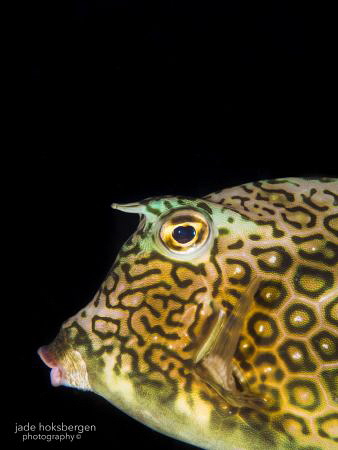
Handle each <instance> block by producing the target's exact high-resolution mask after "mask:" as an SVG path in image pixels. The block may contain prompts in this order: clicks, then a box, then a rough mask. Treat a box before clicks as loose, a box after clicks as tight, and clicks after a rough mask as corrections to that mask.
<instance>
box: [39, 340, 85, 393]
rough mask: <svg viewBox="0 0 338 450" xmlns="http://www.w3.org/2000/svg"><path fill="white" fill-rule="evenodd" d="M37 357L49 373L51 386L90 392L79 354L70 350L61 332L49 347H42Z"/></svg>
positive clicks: (83, 362) (82, 359) (83, 364)
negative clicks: (48, 369) (47, 368)
mask: <svg viewBox="0 0 338 450" xmlns="http://www.w3.org/2000/svg"><path fill="white" fill-rule="evenodd" d="M37 353H38V355H39V356H40V358H41V359H42V361H43V362H44V363H45V364H46V366H47V367H49V368H50V369H51V371H50V381H51V384H52V386H55V387H56V386H61V385H63V386H69V387H75V388H78V389H84V390H92V389H91V386H90V383H89V379H88V373H87V366H86V362H85V360H84V358H83V357H82V355H81V353H80V352H79V351H77V350H75V349H74V348H72V347H71V346H70V345H69V344H68V343H67V341H66V340H65V339H64V336H63V333H62V332H61V333H60V334H59V335H58V336H57V337H56V339H55V340H54V341H53V342H52V343H51V344H49V345H43V346H42V347H40V348H39V349H38V351H37Z"/></svg>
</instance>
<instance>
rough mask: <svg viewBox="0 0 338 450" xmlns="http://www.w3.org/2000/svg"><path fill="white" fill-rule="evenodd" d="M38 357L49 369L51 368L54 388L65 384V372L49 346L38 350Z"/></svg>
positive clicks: (51, 379)
mask: <svg viewBox="0 0 338 450" xmlns="http://www.w3.org/2000/svg"><path fill="white" fill-rule="evenodd" d="M38 355H39V356H40V358H41V359H42V361H43V362H44V363H45V364H46V366H47V367H49V368H51V369H52V370H51V371H50V382H51V384H52V386H54V387H57V386H60V385H62V384H63V370H62V367H61V365H60V363H59V362H58V361H57V358H56V357H55V355H54V354H53V352H52V351H51V350H50V349H49V346H48V345H43V346H42V347H40V348H39V350H38Z"/></svg>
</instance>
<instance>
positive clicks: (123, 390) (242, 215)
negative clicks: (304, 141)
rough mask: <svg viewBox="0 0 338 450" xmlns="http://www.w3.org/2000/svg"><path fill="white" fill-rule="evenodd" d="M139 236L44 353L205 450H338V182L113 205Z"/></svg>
mask: <svg viewBox="0 0 338 450" xmlns="http://www.w3.org/2000/svg"><path fill="white" fill-rule="evenodd" d="M112 207H113V208H114V209H115V210H120V211H124V212H127V213H136V214H138V215H139V217H140V221H139V224H138V227H137V229H136V231H135V233H134V234H133V235H132V236H131V237H130V238H129V239H128V240H127V241H126V243H125V244H124V245H123V246H122V247H121V250H120V251H119V253H118V255H117V258H116V261H115V263H114V264H113V266H112V268H111V269H110V271H109V272H108V274H107V276H106V279H105V280H104V281H103V283H102V285H101V287H100V288H99V290H98V292H97V293H96V295H95V296H94V298H93V299H92V301H91V302H90V303H89V304H88V305H87V306H85V307H84V308H83V309H81V310H80V311H79V312H78V313H77V314H76V315H74V316H73V317H71V318H70V319H68V320H66V321H65V322H64V323H63V324H62V326H61V329H60V331H59V333H58V335H57V336H56V338H55V340H54V341H53V342H52V343H51V344H49V345H45V346H42V347H41V348H40V349H39V350H38V353H39V355H40V357H41V358H42V360H43V361H44V362H45V363H46V365H47V366H48V367H50V368H51V373H50V377H51V383H52V385H53V386H59V385H65V386H70V387H75V388H78V389H83V390H91V391H93V392H95V393H97V394H99V395H101V396H103V397H104V398H105V399H106V400H108V401H109V402H111V403H112V404H113V405H114V406H115V407H117V408H119V409H120V410H122V411H124V412H125V413H126V414H128V415H129V416H131V417H133V418H135V419H136V420H138V421H140V422H142V423H143V424H145V425H147V426H149V427H151V428H152V429H154V430H157V431H159V432H161V433H164V434H166V435H168V436H171V437H173V438H175V439H178V440H181V441H184V442H188V443H190V444H193V445H195V446H197V447H200V448H204V449H262V448H276V449H305V448H306V449H310V448H311V449H313V450H314V449H338V179H333V178H307V179H305V178H304V179H303V178H282V179H276V180H265V181H256V182H252V183H246V184H243V185H240V186H237V187H231V188H226V189H223V190H220V191H217V192H215V193H212V194H209V195H206V196H205V197H203V198H190V197H185V196H163V197H153V198H147V199H145V200H142V201H140V202H135V203H128V204H116V203H114V204H113V205H112Z"/></svg>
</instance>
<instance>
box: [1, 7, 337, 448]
mask: <svg viewBox="0 0 338 450" xmlns="http://www.w3.org/2000/svg"><path fill="white" fill-rule="evenodd" d="M26 9H27V11H26V12H27V17H26V25H27V33H26V34H25V36H24V37H23V41H24V45H25V48H26V49H27V50H28V64H27V69H28V70H27V73H28V78H29V80H28V86H29V88H28V90H27V93H26V94H27V95H26V96H25V98H24V101H23V108H22V111H23V117H24V126H23V128H22V134H23V136H22V137H23V141H24V142H25V144H24V145H25V146H26V145H27V144H28V150H29V151H28V152H27V154H26V156H25V158H20V161H19V162H20V164H19V167H20V175H18V173H17V172H16V170H13V172H12V175H13V178H15V183H14V185H15V186H14V188H13V198H14V199H15V202H14V203H15V208H16V209H17V212H18V213H19V215H20V220H19V221H18V222H19V223H18V225H19V228H20V236H19V237H18V239H19V240H20V238H21V240H22V241H23V246H22V247H21V249H20V253H19V254H18V255H17V258H16V270H15V273H16V275H15V282H14V286H13V290H12V293H11V295H9V297H8V299H7V302H6V303H7V306H9V307H10V310H11V314H10V315H9V316H8V317H9V318H8V321H9V325H10V327H13V326H14V327H15V330H16V332H15V333H12V335H11V342H13V339H14V342H13V347H11V348H14V351H12V352H11V360H10V361H9V366H10V367H11V371H10V372H8V373H10V374H11V375H10V376H8V377H7V378H8V380H7V381H8V386H9V387H8V389H9V390H11V392H12V395H11V399H12V400H11V405H12V406H13V408H12V409H11V411H12V410H13V411H12V414H9V415H8V431H9V440H10V445H11V447H13V448H21V447H22V448H24V447H29V448H45V447H46V448H54V447H55V448H78V447H79V444H81V445H84V444H85V443H86V444H88V445H89V444H90V445H96V446H100V445H109V446H110V447H109V448H132V447H134V445H135V443H137V445H140V446H142V447H148V448H151V449H156V448H163V449H179V448H182V449H183V448H190V447H189V446H188V445H186V444H183V443H180V442H177V441H175V440H172V439H170V438H166V437H165V436H163V435H160V434H158V433H155V432H153V431H151V430H149V429H148V428H146V427H145V426H143V425H141V424H139V423H137V422H136V421H134V420H132V419H130V418H129V417H128V416H126V415H125V414H123V413H120V412H119V411H118V410H116V409H115V408H114V407H113V406H112V405H110V404H109V403H108V402H106V401H105V400H104V399H102V398H100V397H98V396H95V395H94V394H91V393H84V392H80V391H76V390H72V389H67V388H64V387H60V388H53V387H51V385H50V382H49V370H48V369H47V368H46V367H45V366H44V365H43V363H42V362H41V361H40V359H39V358H38V356H37V354H36V350H37V348H38V347H39V346H41V345H42V344H46V343H49V342H50V341H51V340H52V339H53V338H54V337H55V335H56V334H57V332H58V329H59V327H60V325H61V323H62V321H64V320H65V319H66V318H68V317H70V316H71V315H73V314H74V313H76V312H77V311H78V310H79V309H80V308H81V307H83V306H84V305H85V304H86V303H88V302H89V301H90V300H91V298H92V297H93V295H94V294H95V292H96V290H97V288H98V287H99V285H100V283H101V282H102V280H103V279H104V277H105V275H106V273H107V271H108V269H109V267H110V266H111V265H112V263H113V261H114V259H115V257H116V254H117V251H118V250H119V248H120V246H121V244H122V243H123V242H124V241H125V240H126V239H127V238H128V237H129V235H130V234H131V233H132V232H133V231H134V230H135V227H136V225H137V222H138V217H137V216H132V215H127V214H124V213H122V212H117V211H113V210H111V209H110V204H111V203H112V202H121V203H122V202H131V201H137V200H141V199H143V198H145V197H149V196H153V195H164V194H183V195H184V194H186V195H190V196H195V197H198V196H202V195H206V194H208V193H210V192H212V191H214V190H217V189H221V188H223V187H227V186H232V185H236V184H241V183H244V182H249V181H254V180H259V179H267V178H275V177H285V176H314V175H327V176H334V175H337V172H338V171H337V161H336V158H335V156H334V148H335V145H334V144H333V143H332V138H331V132H330V130H331V126H332V125H331V123H332V122H331V120H330V114H328V109H329V105H330V98H329V93H328V73H327V72H328V70H327V64H326V63H327V61H325V57H324V58H323V57H321V58H320V57H319V53H320V52H319V51H318V50H320V49H318V48H317V47H316V45H313V43H312V42H311V38H310V37H309V36H308V35H307V34H306V32H305V27H306V21H305V13H304V11H303V9H302V7H301V6H300V4H298V3H297V2H287V1H280V0H275V1H273V2H270V1H260V2H249V1H248V2H245V1H240V0H237V1H226V2H225V1H217V2H213V1H212V2H205V1H204V2H201V1H194V2H192V1H185V2H182V1H175V0H172V1H167V0H163V1H140V0H138V1H136V0H135V1H131V0H111V1H108V0H98V1H88V0H87V1H85V0H77V1H68V2H65V3H62V2H43V1H41V2H29V6H27V7H26ZM18 159H19V158H18ZM14 175H15V177H14ZM13 292H15V298H13ZM13 322H14V323H13ZM11 329H12V328H11ZM7 361H8V360H7ZM11 383H13V385H12V384H11ZM62 421H63V422H64V423H66V424H94V425H95V426H96V428H97V431H96V432H93V433H86V434H85V435H84V436H83V438H82V440H81V442H75V443H73V444H60V445H56V444H47V443H42V442H41V441H39V442H34V443H30V444H29V443H23V444H22V443H21V442H20V439H19V438H18V437H17V436H15V435H14V427H15V423H21V424H23V423H27V422H30V423H33V424H35V425H36V424H38V423H39V422H42V423H49V424H50V423H51V422H54V423H58V424H59V423H61V422H62Z"/></svg>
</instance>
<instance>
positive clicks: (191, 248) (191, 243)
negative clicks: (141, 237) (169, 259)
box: [156, 209, 211, 259]
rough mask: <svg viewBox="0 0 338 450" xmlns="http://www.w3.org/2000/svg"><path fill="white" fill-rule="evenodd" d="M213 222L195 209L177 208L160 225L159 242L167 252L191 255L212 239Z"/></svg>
mask: <svg viewBox="0 0 338 450" xmlns="http://www.w3.org/2000/svg"><path fill="white" fill-rule="evenodd" d="M210 233H211V224H210V219H208V218H207V217H206V216H205V215H204V214H202V213H201V212H199V211H196V210H194V209H177V210H175V211H173V212H171V213H169V214H167V215H166V216H165V217H164V218H163V219H162V220H161V221H160V222H159V225H158V232H157V233H156V235H157V238H156V239H157V242H158V243H159V245H160V247H161V248H162V249H163V250H164V251H165V252H166V253H167V252H170V253H174V254H176V255H181V256H182V257H183V259H184V256H185V255H186V257H189V255H191V254H192V253H194V255H195V253H196V252H198V251H199V250H200V249H202V247H204V246H205V244H206V242H207V241H208V242H209V241H210V239H209V237H210Z"/></svg>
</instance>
